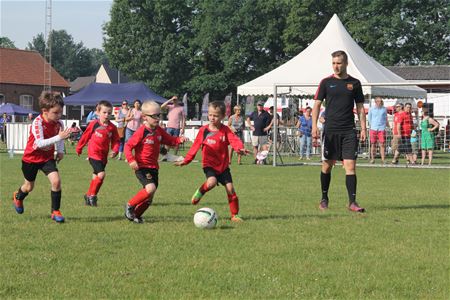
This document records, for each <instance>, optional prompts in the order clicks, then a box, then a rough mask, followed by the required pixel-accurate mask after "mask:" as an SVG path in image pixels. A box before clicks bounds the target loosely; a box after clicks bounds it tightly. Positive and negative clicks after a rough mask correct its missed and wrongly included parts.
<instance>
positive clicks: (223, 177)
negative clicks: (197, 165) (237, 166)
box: [203, 167, 233, 185]
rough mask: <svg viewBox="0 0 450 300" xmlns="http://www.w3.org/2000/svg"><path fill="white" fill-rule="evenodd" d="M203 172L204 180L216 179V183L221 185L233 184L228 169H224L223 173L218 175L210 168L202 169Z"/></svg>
mask: <svg viewBox="0 0 450 300" xmlns="http://www.w3.org/2000/svg"><path fill="white" fill-rule="evenodd" d="M203 172H204V173H205V175H206V178H209V177H216V179H217V182H218V183H220V184H221V185H226V184H227V183H233V178H231V173H230V168H226V169H225V171H223V172H222V173H220V174H216V171H214V169H213V168H211V167H206V168H203Z"/></svg>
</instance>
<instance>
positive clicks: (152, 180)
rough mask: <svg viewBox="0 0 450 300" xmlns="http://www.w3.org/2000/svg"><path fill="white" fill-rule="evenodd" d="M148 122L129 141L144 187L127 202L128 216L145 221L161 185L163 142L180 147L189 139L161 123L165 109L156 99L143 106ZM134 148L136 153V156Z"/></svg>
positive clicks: (130, 158) (127, 153)
mask: <svg viewBox="0 0 450 300" xmlns="http://www.w3.org/2000/svg"><path fill="white" fill-rule="evenodd" d="M142 117H143V119H144V121H145V122H144V125H141V127H139V128H138V129H137V130H136V132H135V133H134V134H133V136H132V137H131V138H130V139H129V140H128V141H127V143H126V144H125V157H126V158H127V161H128V164H129V165H130V167H131V169H133V170H134V171H135V174H136V177H137V179H138V180H139V182H140V183H141V184H142V186H143V188H142V189H141V190H140V191H139V192H137V194H136V195H134V196H133V197H132V198H131V199H130V200H129V201H128V203H127V205H126V208H125V217H126V218H127V219H128V220H130V221H133V222H135V223H143V222H144V220H143V219H142V214H143V213H144V212H145V211H146V210H147V208H148V207H149V206H150V204H151V203H152V201H153V196H154V195H155V192H156V189H157V188H158V169H159V164H158V157H159V149H160V145H161V144H163V145H168V146H172V147H173V146H177V145H179V144H181V143H184V142H185V141H187V139H186V138H185V137H174V136H171V135H169V134H168V133H167V132H166V131H165V130H164V129H162V128H161V127H160V126H159V121H160V118H161V110H160V107H159V104H158V103H156V102H154V101H146V102H144V104H143V105H142ZM133 150H134V155H133Z"/></svg>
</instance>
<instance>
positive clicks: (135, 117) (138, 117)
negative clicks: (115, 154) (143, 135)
mask: <svg viewBox="0 0 450 300" xmlns="http://www.w3.org/2000/svg"><path fill="white" fill-rule="evenodd" d="M141 105H142V102H141V100H139V99H136V100H134V102H133V108H132V109H131V110H130V111H129V112H128V115H127V116H126V117H125V122H128V123H127V127H126V128H125V143H126V142H127V141H128V140H129V139H130V137H131V136H133V134H134V132H135V131H136V130H137V129H138V128H139V127H140V126H141V124H142V112H141Z"/></svg>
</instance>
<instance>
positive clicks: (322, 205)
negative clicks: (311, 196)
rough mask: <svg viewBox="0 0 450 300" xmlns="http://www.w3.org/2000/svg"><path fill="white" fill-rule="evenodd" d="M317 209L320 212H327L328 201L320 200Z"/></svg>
mask: <svg viewBox="0 0 450 300" xmlns="http://www.w3.org/2000/svg"><path fill="white" fill-rule="evenodd" d="M319 209H320V210H321V211H325V210H327V209H328V200H326V199H322V200H320V204H319Z"/></svg>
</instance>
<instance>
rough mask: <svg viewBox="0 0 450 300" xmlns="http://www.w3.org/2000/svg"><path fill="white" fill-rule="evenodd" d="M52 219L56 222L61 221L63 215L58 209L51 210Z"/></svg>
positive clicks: (62, 220)
mask: <svg viewBox="0 0 450 300" xmlns="http://www.w3.org/2000/svg"><path fill="white" fill-rule="evenodd" d="M52 220H53V221H55V222H56V223H63V222H64V217H63V215H62V214H61V212H60V211H59V210H54V211H53V212H52Z"/></svg>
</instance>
